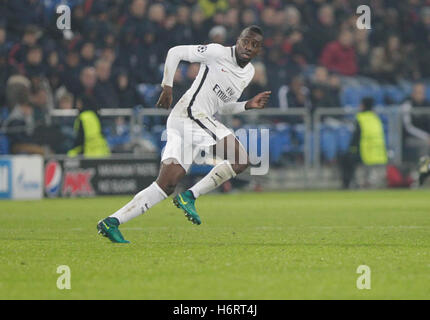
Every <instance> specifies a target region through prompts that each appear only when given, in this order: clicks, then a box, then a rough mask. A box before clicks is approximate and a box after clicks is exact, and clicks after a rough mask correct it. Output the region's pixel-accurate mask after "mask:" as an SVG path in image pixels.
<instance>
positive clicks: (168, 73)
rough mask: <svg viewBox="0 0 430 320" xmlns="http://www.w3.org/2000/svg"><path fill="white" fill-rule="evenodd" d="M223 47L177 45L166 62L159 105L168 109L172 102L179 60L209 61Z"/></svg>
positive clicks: (171, 50)
mask: <svg viewBox="0 0 430 320" xmlns="http://www.w3.org/2000/svg"><path fill="white" fill-rule="evenodd" d="M222 48H223V47H222V46H221V45H219V44H209V45H207V46H205V45H197V46H196V45H193V46H176V47H173V48H171V49H170V50H169V52H168V53H167V58H166V62H165V64H164V74H163V81H162V82H161V86H162V87H163V91H162V92H161V95H160V98H159V99H158V102H157V107H159V108H164V109H168V108H169V107H170V105H171V104H172V100H173V98H172V87H173V78H174V76H175V72H176V69H177V68H178V65H179V62H181V61H188V62H191V63H194V62H199V63H206V64H207V63H209V62H210V61H211V60H213V59H216V57H217V56H219V53H220V50H221V49H222Z"/></svg>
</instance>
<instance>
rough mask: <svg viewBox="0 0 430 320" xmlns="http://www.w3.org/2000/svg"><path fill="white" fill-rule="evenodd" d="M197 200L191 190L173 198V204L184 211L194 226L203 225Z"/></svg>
mask: <svg viewBox="0 0 430 320" xmlns="http://www.w3.org/2000/svg"><path fill="white" fill-rule="evenodd" d="M195 202H196V199H195V198H194V196H193V193H192V192H191V191H190V190H187V191H185V192H182V193H180V194H178V195H177V196H176V197H174V198H173V203H174V204H175V205H176V206H177V207H178V208H180V209H182V210H184V212H185V216H186V217H187V218H188V220H190V221H191V222H192V223H194V224H197V225H199V224H201V223H202V221H201V220H200V217H199V215H198V214H197V211H196V207H195Z"/></svg>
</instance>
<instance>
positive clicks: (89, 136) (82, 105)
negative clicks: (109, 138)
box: [67, 95, 110, 158]
mask: <svg viewBox="0 0 430 320" xmlns="http://www.w3.org/2000/svg"><path fill="white" fill-rule="evenodd" d="M77 107H78V109H79V115H78V117H77V118H76V120H75V125H74V129H75V142H74V145H73V148H72V149H71V150H69V151H68V152H67V155H68V156H69V157H75V156H77V155H83V156H84V157H86V158H94V157H95V158H100V157H107V156H109V155H110V150H109V146H108V144H107V142H106V140H105V138H104V136H103V133H102V126H101V122H100V119H99V117H98V114H97V107H96V101H95V100H94V99H93V98H92V97H91V96H87V95H83V96H81V97H80V98H79V100H78V103H77Z"/></svg>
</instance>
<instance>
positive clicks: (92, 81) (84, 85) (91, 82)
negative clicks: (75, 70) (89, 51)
mask: <svg viewBox="0 0 430 320" xmlns="http://www.w3.org/2000/svg"><path fill="white" fill-rule="evenodd" d="M79 79H80V90H79V95H80V96H83V95H86V96H92V97H94V88H95V86H96V84H97V73H96V69H95V68H94V67H85V68H84V69H82V71H81V73H80V76H79Z"/></svg>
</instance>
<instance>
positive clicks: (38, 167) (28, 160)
mask: <svg viewBox="0 0 430 320" xmlns="http://www.w3.org/2000/svg"><path fill="white" fill-rule="evenodd" d="M42 196H43V158H42V157H41V156H38V155H31V156H9V157H0V199H1V198H3V199H5V198H6V199H41V198H42Z"/></svg>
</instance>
